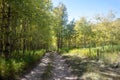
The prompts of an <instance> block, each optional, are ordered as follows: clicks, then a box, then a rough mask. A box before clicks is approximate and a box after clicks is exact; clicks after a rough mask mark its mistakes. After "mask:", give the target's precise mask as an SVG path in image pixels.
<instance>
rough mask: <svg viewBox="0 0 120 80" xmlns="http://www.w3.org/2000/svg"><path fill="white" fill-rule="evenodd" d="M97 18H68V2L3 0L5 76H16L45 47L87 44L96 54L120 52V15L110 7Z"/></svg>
mask: <svg viewBox="0 0 120 80" xmlns="http://www.w3.org/2000/svg"><path fill="white" fill-rule="evenodd" d="M94 20H95V22H91V21H90V20H87V18H85V17H82V18H80V19H79V20H74V19H73V20H72V21H68V14H67V8H66V6H65V5H64V4H63V3H60V4H59V5H58V6H57V7H54V6H53V4H52V1H51V0H0V77H1V79H2V78H3V79H7V78H8V77H11V75H15V76H13V77H16V74H20V73H19V72H20V71H21V72H22V69H26V68H27V67H28V65H32V64H33V63H34V62H35V61H36V60H39V58H40V56H42V55H44V53H45V51H58V52H61V53H64V52H68V51H69V50H71V49H83V48H84V49H88V52H87V54H91V55H92V54H95V53H96V55H95V56H96V57H98V56H100V55H101V54H100V53H101V52H112V53H116V52H119V51H120V31H119V30H120V18H116V17H115V14H114V12H112V11H110V12H108V15H106V16H105V15H96V16H95V17H94ZM39 53H40V54H39ZM41 54H42V55H41ZM11 72H12V73H11ZM10 73H11V74H10Z"/></svg>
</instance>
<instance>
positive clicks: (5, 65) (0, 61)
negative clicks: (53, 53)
mask: <svg viewBox="0 0 120 80" xmlns="http://www.w3.org/2000/svg"><path fill="white" fill-rule="evenodd" d="M44 53H45V50H40V51H36V52H35V53H34V55H30V54H29V53H26V54H24V55H23V54H22V53H21V54H19V55H20V56H16V55H12V57H11V58H10V59H9V60H8V61H5V59H4V58H3V57H0V80H15V79H16V78H18V77H19V76H21V75H22V74H24V73H26V71H28V70H29V69H31V68H32V67H33V66H34V65H35V64H36V62H38V61H39V60H40V59H41V58H42V56H43V55H44Z"/></svg>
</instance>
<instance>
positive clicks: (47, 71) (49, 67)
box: [41, 52, 54, 80]
mask: <svg viewBox="0 0 120 80" xmlns="http://www.w3.org/2000/svg"><path fill="white" fill-rule="evenodd" d="M50 54H51V55H50V62H49V63H48V65H47V66H46V69H45V71H44V73H43V74H42V75H41V78H42V80H48V79H50V78H51V77H52V69H53V60H54V53H52V52H51V53H50Z"/></svg>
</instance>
